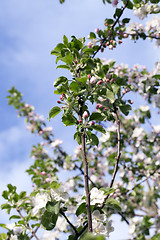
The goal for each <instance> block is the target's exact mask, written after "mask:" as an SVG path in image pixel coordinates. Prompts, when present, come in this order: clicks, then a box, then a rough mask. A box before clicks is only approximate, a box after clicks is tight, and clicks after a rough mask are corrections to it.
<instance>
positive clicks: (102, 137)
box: [99, 132, 110, 142]
mask: <svg viewBox="0 0 160 240" xmlns="http://www.w3.org/2000/svg"><path fill="white" fill-rule="evenodd" d="M109 138H110V133H109V132H106V134H102V135H101V137H100V138H99V141H100V142H106V141H108V139H109Z"/></svg>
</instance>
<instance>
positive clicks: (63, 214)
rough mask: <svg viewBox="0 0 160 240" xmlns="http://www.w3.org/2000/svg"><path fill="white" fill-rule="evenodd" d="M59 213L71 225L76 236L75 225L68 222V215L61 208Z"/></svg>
mask: <svg viewBox="0 0 160 240" xmlns="http://www.w3.org/2000/svg"><path fill="white" fill-rule="evenodd" d="M60 214H61V215H62V216H63V217H64V218H65V219H66V221H67V222H68V224H69V225H70V226H71V227H72V229H73V230H74V231H75V233H76V236H77V235H78V231H77V229H76V227H75V226H74V225H73V224H72V223H71V222H70V220H69V219H68V217H67V216H66V215H65V213H64V212H63V211H62V210H60Z"/></svg>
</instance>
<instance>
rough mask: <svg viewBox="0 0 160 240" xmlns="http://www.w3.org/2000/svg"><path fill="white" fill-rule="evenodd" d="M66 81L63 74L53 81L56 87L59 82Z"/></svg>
mask: <svg viewBox="0 0 160 240" xmlns="http://www.w3.org/2000/svg"><path fill="white" fill-rule="evenodd" d="M67 82H68V79H67V78H66V77H64V76H61V77H59V78H57V79H56V80H55V81H54V84H53V85H54V87H57V86H59V85H60V84H62V83H64V84H65V83H67Z"/></svg>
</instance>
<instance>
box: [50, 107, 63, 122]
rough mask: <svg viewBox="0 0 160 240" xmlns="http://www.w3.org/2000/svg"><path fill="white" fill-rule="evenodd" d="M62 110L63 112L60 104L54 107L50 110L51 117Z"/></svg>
mask: <svg viewBox="0 0 160 240" xmlns="http://www.w3.org/2000/svg"><path fill="white" fill-rule="evenodd" d="M60 112H61V108H60V107H58V106H55V107H53V108H52V109H51V110H50V111H49V119H51V118H54V117H55V116H56V115H57V114H58V113H60Z"/></svg>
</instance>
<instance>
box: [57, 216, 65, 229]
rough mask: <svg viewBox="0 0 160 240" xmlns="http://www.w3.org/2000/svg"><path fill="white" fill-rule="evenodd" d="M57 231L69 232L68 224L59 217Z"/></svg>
mask: <svg viewBox="0 0 160 240" xmlns="http://www.w3.org/2000/svg"><path fill="white" fill-rule="evenodd" d="M56 229H58V230H59V231H60V232H64V231H66V230H67V224H66V220H65V218H62V217H60V216H59V217H58V220H57V222H56Z"/></svg>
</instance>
